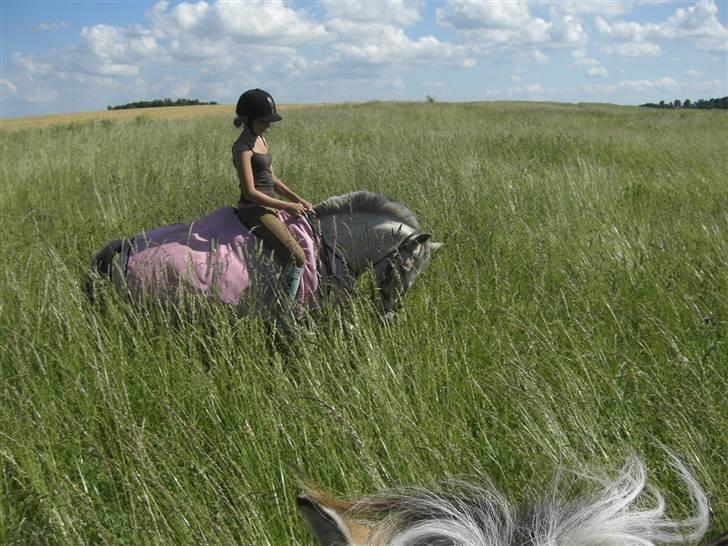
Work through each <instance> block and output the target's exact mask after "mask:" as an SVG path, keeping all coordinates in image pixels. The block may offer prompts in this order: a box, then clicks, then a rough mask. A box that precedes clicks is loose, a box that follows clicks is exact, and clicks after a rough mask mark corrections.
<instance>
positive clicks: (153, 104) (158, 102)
mask: <svg viewBox="0 0 728 546" xmlns="http://www.w3.org/2000/svg"><path fill="white" fill-rule="evenodd" d="M204 104H217V103H216V102H214V101H212V102H201V101H199V100H197V99H177V100H172V99H155V100H142V101H137V102H130V103H128V104H120V105H119V106H107V107H106V109H107V110H128V109H130V108H159V107H162V106H198V105H204Z"/></svg>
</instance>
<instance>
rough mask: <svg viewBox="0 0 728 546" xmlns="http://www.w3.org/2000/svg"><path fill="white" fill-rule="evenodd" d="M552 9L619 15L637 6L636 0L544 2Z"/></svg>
mask: <svg viewBox="0 0 728 546" xmlns="http://www.w3.org/2000/svg"><path fill="white" fill-rule="evenodd" d="M543 3H544V4H545V5H548V6H550V7H551V8H552V9H555V10H558V11H561V12H563V13H570V14H572V15H602V16H604V17H617V16H619V15H624V14H625V13H629V12H630V11H632V10H633V9H634V8H635V5H636V4H637V2H635V1H634V0H589V1H586V2H585V1H584V0H556V1H551V0H547V1H544V2H543Z"/></svg>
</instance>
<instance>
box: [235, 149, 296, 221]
mask: <svg viewBox="0 0 728 546" xmlns="http://www.w3.org/2000/svg"><path fill="white" fill-rule="evenodd" d="M252 158H253V152H252V151H250V150H246V151H244V152H242V153H241V164H242V166H243V179H242V184H241V186H242V190H243V195H244V196H245V198H246V199H247V200H248V201H251V202H253V203H257V204H258V205H263V206H264V207H271V208H274V209H279V210H285V211H286V212H290V213H291V214H295V215H297V216H300V215H301V214H303V212H304V210H305V206H303V205H302V204H301V203H300V202H297V201H296V202H290V201H283V200H281V199H275V198H274V197H271V196H269V195H266V194H264V193H263V192H261V191H258V190H256V189H255V178H254V177H253V165H252ZM276 181H277V178H276V177H275V176H273V187H274V188H275V190H276V191H277V192H278V193H280V194H281V195H283V196H285V197H288V195H286V194H285V193H282V192H280V191H279V190H278V185H277V184H276ZM278 182H279V183H280V181H279V180H278ZM281 184H282V183H281ZM284 187H285V186H284ZM286 189H288V188H286ZM288 191H289V192H290V193H291V194H293V192H291V191H290V190H288ZM293 195H295V194H293Z"/></svg>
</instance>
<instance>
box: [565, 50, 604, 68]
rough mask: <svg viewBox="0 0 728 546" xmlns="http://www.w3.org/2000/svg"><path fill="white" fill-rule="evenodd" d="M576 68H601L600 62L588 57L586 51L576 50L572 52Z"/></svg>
mask: <svg viewBox="0 0 728 546" xmlns="http://www.w3.org/2000/svg"><path fill="white" fill-rule="evenodd" d="M571 56H572V57H573V59H574V64H575V65H576V66H599V64H600V63H599V61H597V60H596V59H592V58H590V57H588V56H587V51H586V49H575V50H574V51H572V52H571Z"/></svg>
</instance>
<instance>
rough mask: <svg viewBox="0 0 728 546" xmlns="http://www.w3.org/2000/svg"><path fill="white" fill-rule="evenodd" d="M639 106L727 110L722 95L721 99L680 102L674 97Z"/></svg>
mask: <svg viewBox="0 0 728 546" xmlns="http://www.w3.org/2000/svg"><path fill="white" fill-rule="evenodd" d="M640 106H644V107H646V108H695V109H698V110H710V109H713V108H719V109H721V110H728V97H723V98H722V99H700V100H696V101H691V100H690V99H685V100H684V101H682V102H680V99H675V100H674V101H672V102H671V101H667V102H665V101H664V100H661V101H660V102H659V103H657V104H655V103H654V102H648V103H647V104H640Z"/></svg>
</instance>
